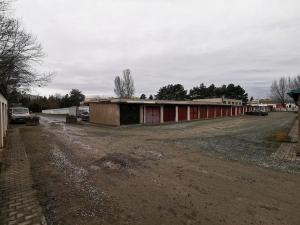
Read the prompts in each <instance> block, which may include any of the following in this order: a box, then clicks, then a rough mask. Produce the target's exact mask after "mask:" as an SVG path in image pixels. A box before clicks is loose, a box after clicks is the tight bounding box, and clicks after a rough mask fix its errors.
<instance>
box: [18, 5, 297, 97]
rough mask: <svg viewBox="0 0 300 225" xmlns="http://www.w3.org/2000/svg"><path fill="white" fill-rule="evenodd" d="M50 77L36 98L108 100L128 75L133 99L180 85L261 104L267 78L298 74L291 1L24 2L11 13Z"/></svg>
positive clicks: (267, 83) (270, 79)
mask: <svg viewBox="0 0 300 225" xmlns="http://www.w3.org/2000/svg"><path fill="white" fill-rule="evenodd" d="M15 8H16V14H17V16H19V17H21V18H22V21H23V23H24V26H25V27H26V28H27V29H28V30H30V31H31V32H33V33H34V34H36V35H37V37H38V38H39V40H40V41H41V42H42V44H43V46H44V49H45V51H46V53H47V55H48V56H47V58H46V59H45V62H44V64H43V65H42V67H41V69H44V70H51V71H56V74H57V75H56V77H55V78H54V79H53V81H52V83H50V84H49V85H48V87H47V88H42V89H39V88H37V89H35V92H38V93H41V94H50V93H53V92H60V93H66V92H68V91H69V90H70V89H71V88H79V89H81V90H82V91H84V93H86V94H104V95H113V79H114V76H115V75H118V74H121V71H122V70H123V69H126V68H130V69H131V70H132V73H133V76H134V78H135V83H136V88H137V94H141V93H146V94H155V93H156V91H157V90H158V88H159V87H161V86H163V85H166V84H169V83H182V84H183V85H184V86H185V87H186V88H187V89H190V88H192V87H193V86H195V85H198V84H200V83H202V82H204V83H206V84H207V85H209V84H210V83H215V84H217V85H221V84H228V83H236V84H240V85H242V86H243V87H244V88H245V89H246V90H247V91H248V92H249V95H253V96H255V97H265V96H268V95H269V93H268V92H269V86H270V83H271V82H272V80H273V79H276V78H278V77H280V76H282V75H297V74H299V73H300V42H299V40H300V22H299V21H300V2H299V1H297V0H287V1H280V0H265V1H261V0H247V1H246V0H245V1H238V0H228V1H218V0H214V1H196V0H195V1H194V0H190V1H177V0H173V1H166V0H164V1H161V0H160V1H159V0H155V1H146V0H114V1H111V0H102V1H96V0H86V1H79V0H66V1H59V0H51V1H50V0H27V1H18V2H17V3H16V4H15Z"/></svg>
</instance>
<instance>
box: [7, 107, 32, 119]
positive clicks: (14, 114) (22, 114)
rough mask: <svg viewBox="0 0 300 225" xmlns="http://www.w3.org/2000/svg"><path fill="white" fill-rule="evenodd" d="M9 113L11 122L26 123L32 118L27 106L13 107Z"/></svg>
mask: <svg viewBox="0 0 300 225" xmlns="http://www.w3.org/2000/svg"><path fill="white" fill-rule="evenodd" d="M8 115H9V120H10V122H11V123H13V122H14V123H26V122H27V121H28V120H29V119H30V113H29V109H28V108H25V107H12V108H10V109H9V111H8Z"/></svg>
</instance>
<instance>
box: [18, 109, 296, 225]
mask: <svg viewBox="0 0 300 225" xmlns="http://www.w3.org/2000/svg"><path fill="white" fill-rule="evenodd" d="M294 119H295V114H292V113H271V114H270V115H269V116H268V117H250V116H246V117H240V118H224V119H218V120H210V121H197V122H190V123H181V124H170V125H163V126H130V127H121V128H112V127H101V126H94V125H87V124H83V125H82V124H81V125H66V124H64V123H62V122H61V120H59V119H55V118H53V117H43V118H42V121H41V122H42V124H41V125H40V126H38V127H23V128H20V130H21V134H22V137H23V141H24V144H25V147H26V151H27V154H28V157H29V159H30V161H31V166H32V174H33V177H34V182H35V188H36V189H37V190H38V192H39V200H40V203H41V205H42V207H43V210H44V212H45V215H46V218H47V221H48V223H49V224H63V225H67V224H72V225H73V224H130V225H133V224H146V225H147V224H149V225H150V224H151V225H156V224H166V225H167V224H172V225H177V224H178V225H182V224H205V225H207V224H208V225H210V224H211V225H215V224H237V225H242V224H278V225H284V224H286V225H292V224H295V225H296V224H300V217H299V212H300V200H299V199H300V191H299V187H300V176H299V174H298V173H299V171H300V169H299V168H300V165H299V164H297V163H291V164H286V163H282V162H276V161H272V160H271V159H270V157H269V156H270V154H271V153H272V152H274V151H276V148H277V147H278V146H279V144H280V143H279V142H278V141H276V138H274V137H276V133H278V132H281V133H287V132H288V131H289V129H290V127H291V126H292V124H293V122H294ZM274 135H275V136H274ZM267 167H271V168H267ZM288 172H289V173H288ZM293 173H294V174H293Z"/></svg>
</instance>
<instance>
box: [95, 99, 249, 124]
mask: <svg viewBox="0 0 300 225" xmlns="http://www.w3.org/2000/svg"><path fill="white" fill-rule="evenodd" d="M89 107H90V122H92V123H97V124H103V125H111V126H120V125H128V124H160V123H170V122H179V121H190V120H201V119H213V118H217V117H225V116H240V115H244V114H245V112H247V111H249V110H250V108H249V106H242V105H229V104H216V103H214V102H212V103H209V102H201V101H169V100H139V99H109V100H100V101H94V102H89Z"/></svg>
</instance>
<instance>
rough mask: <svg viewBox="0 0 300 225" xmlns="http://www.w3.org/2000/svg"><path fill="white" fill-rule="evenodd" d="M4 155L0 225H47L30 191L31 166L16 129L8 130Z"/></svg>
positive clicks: (35, 198) (33, 192) (34, 194)
mask: <svg viewBox="0 0 300 225" xmlns="http://www.w3.org/2000/svg"><path fill="white" fill-rule="evenodd" d="M12 140H13V141H12ZM4 153H5V158H4V164H5V165H6V166H5V168H4V169H3V170H1V174H0V224H1V225H12V224H19V225H26V224H36V225H38V224H47V223H46V220H45V217H44V216H43V213H42V209H41V207H40V206H39V203H38V200H37V193H36V191H35V190H34V189H33V188H32V185H33V181H32V177H31V173H30V164H29V161H28V159H27V155H26V152H25V148H24V145H23V143H22V140H21V137H20V134H19V129H18V128H15V129H12V130H10V132H9V135H8V147H7V149H6V150H5V152H4Z"/></svg>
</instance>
